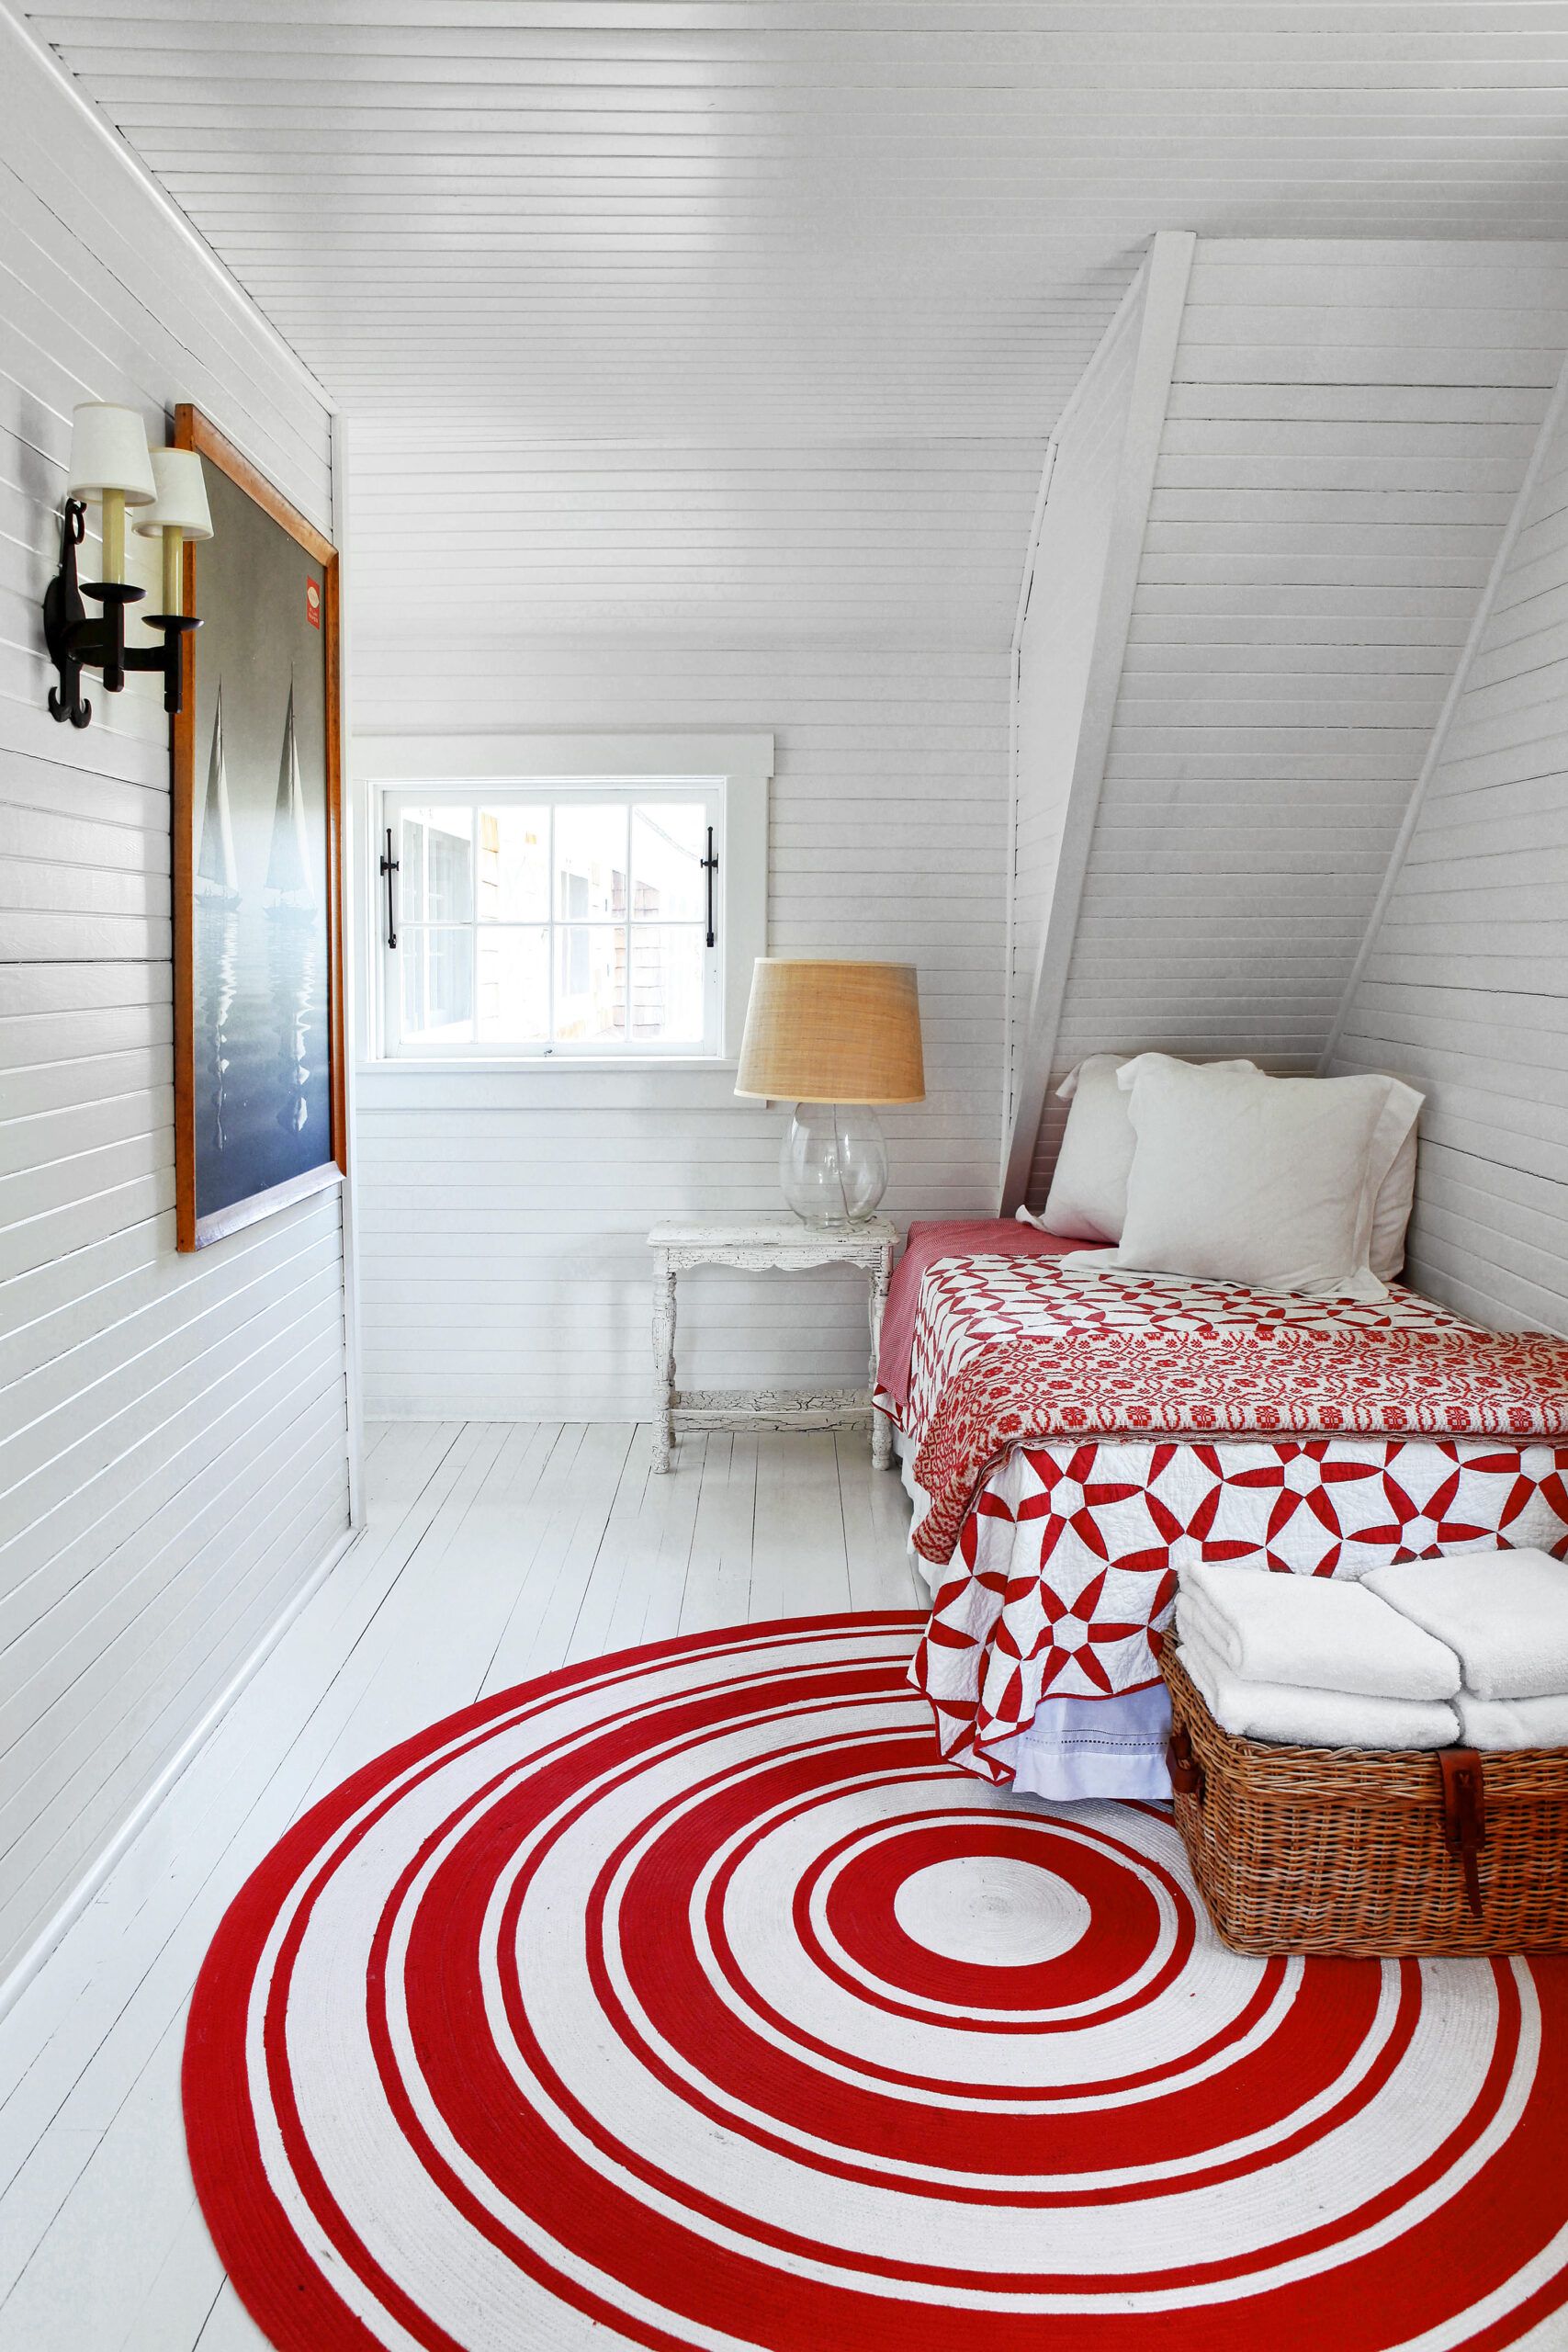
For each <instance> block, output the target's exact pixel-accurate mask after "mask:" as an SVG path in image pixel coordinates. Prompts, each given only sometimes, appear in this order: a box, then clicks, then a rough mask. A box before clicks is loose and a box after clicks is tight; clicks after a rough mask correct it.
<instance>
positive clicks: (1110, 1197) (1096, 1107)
mask: <svg viewBox="0 0 1568 2352" xmlns="http://www.w3.org/2000/svg"><path fill="white" fill-rule="evenodd" d="M1123 1066H1124V1057H1123V1056H1122V1055H1121V1054H1091V1055H1090V1056H1089V1059H1088V1061H1084V1062H1079V1064H1078V1066H1077V1069H1074V1070H1069V1071H1068V1072H1067V1075H1066V1078H1065V1079H1064V1080H1062V1083H1061V1084H1060V1086H1058V1087H1057V1089H1056V1100H1057V1101H1058V1103H1071V1104H1072V1109H1071V1110H1070V1111H1069V1112H1068V1113H1067V1126H1066V1134H1065V1135H1064V1136H1063V1137H1062V1148H1061V1150H1060V1152H1059V1153H1058V1154H1057V1156H1056V1166H1055V1172H1054V1174H1053V1175H1052V1178H1051V1194H1050V1198H1049V1199H1048V1200H1047V1202H1046V1204H1045V1214H1044V1216H1040V1217H1035V1216H1032V1217H1030V1219H1029V1222H1030V1224H1031V1225H1038V1226H1039V1227H1040V1228H1041V1230H1042V1232H1043V1233H1065V1234H1067V1235H1070V1236H1071V1237H1072V1238H1074V1239H1075V1240H1081V1241H1120V1240H1121V1238H1122V1221H1123V1219H1124V1218H1125V1216H1126V1215H1127V1178H1128V1176H1129V1175H1130V1174H1131V1172H1132V1167H1133V1148H1134V1145H1135V1143H1136V1142H1137V1136H1135V1135H1134V1131H1133V1122H1132V1118H1131V1116H1130V1115H1129V1113H1128V1108H1127V1102H1128V1098H1127V1093H1126V1090H1125V1089H1124V1088H1122V1086H1119V1085H1118V1083H1117V1078H1118V1075H1119V1073H1120V1071H1121V1070H1122V1068H1123ZM1126 1066H1127V1067H1130V1066H1131V1065H1126ZM1213 1068H1214V1069H1252V1068H1253V1064H1252V1063H1251V1062H1216V1063H1214V1064H1213ZM1022 1214H1023V1212H1022V1211H1020V1215H1022Z"/></svg>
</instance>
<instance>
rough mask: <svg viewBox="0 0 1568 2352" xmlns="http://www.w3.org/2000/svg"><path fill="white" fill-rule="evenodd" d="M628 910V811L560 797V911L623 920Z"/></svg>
mask: <svg viewBox="0 0 1568 2352" xmlns="http://www.w3.org/2000/svg"><path fill="white" fill-rule="evenodd" d="M556 912H557V914H558V915H560V916H562V917H564V918H565V919H566V920H567V921H569V922H593V921H595V920H597V921H599V922H604V921H605V920H606V919H612V920H614V921H615V922H619V921H621V919H622V918H623V917H624V916H625V914H626V809H625V808H624V806H622V805H621V804H620V803H618V802H616V803H614V804H611V805H609V806H604V805H603V804H601V805H597V806H596V805H594V804H592V803H589V804H587V805H583V804H577V805H573V804H571V803H570V802H561V803H558V805H557V809H556Z"/></svg>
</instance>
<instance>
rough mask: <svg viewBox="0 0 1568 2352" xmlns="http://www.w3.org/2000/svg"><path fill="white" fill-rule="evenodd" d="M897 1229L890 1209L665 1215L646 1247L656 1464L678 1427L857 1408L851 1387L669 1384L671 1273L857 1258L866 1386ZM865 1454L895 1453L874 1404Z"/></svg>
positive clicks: (881, 1461)
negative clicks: (850, 1219) (864, 1309)
mask: <svg viewBox="0 0 1568 2352" xmlns="http://www.w3.org/2000/svg"><path fill="white" fill-rule="evenodd" d="M897 1239H898V1228H897V1226H896V1225H895V1224H894V1223H893V1220H892V1218H891V1217H886V1216H871V1217H866V1218H865V1219H864V1220H863V1222H862V1223H861V1224H859V1225H851V1226H843V1227H829V1226H819V1225H805V1224H803V1223H802V1222H801V1220H800V1218H799V1217H797V1216H792V1215H791V1214H790V1213H789V1211H787V1210H784V1211H783V1212H782V1213H779V1214H776V1215H772V1216H672V1217H665V1218H664V1219H663V1220H662V1221H661V1222H660V1224H658V1225H656V1226H655V1227H653V1230H652V1231H651V1232H650V1233H649V1237H648V1243H649V1249H650V1250H652V1251H653V1370H654V1380H655V1384H656V1393H655V1398H654V1426H653V1467H654V1469H655V1470H668V1469H669V1468H670V1467H671V1462H672V1461H673V1458H674V1448H675V1432H676V1430H677V1429H678V1428H680V1429H707V1430H714V1429H744V1428H747V1427H761V1428H766V1429H775V1430H781V1429H832V1428H835V1427H838V1426H840V1425H842V1424H843V1423H845V1422H847V1421H849V1420H851V1419H863V1417H864V1411H865V1402H869V1397H868V1398H867V1399H866V1400H865V1402H863V1401H862V1400H861V1399H860V1397H858V1395H852V1394H849V1393H847V1392H843V1391H823V1392H821V1393H819V1394H816V1395H811V1394H807V1395H800V1394H797V1393H796V1392H795V1391H794V1390H792V1389H787V1388H740V1389H733V1390H725V1389H691V1390H688V1391H686V1392H684V1393H682V1392H681V1391H680V1390H678V1389H677V1388H676V1385H675V1277H676V1276H677V1274H680V1273H682V1272H684V1271H685V1270H686V1269H687V1268H688V1267H689V1266H733V1267H735V1268H736V1269H737V1270H738V1271H739V1272H748V1273H750V1272H762V1271H772V1270H773V1269H780V1270H782V1271H783V1272H785V1273H787V1272H791V1271H792V1270H794V1271H798V1270H799V1269H801V1268H802V1267H806V1266H840V1265H841V1266H854V1267H857V1268H858V1269H859V1270H860V1272H862V1273H863V1274H864V1276H865V1278H866V1282H867V1284H868V1287H869V1292H870V1299H869V1319H870V1324H871V1392H872V1393H873V1394H874V1391H875V1388H876V1351H877V1348H878V1345H879V1343H880V1341H881V1338H882V1315H883V1309H884V1308H885V1307H886V1304H887V1284H888V1281H889V1279H890V1277H891V1275H892V1272H893V1251H894V1249H895V1247H896V1245H897ZM871 1458H872V1461H873V1463H874V1464H875V1466H876V1467H877V1469H879V1470H886V1469H887V1468H888V1467H889V1465H890V1464H891V1463H892V1460H893V1429H892V1424H891V1423H890V1422H889V1420H888V1419H887V1417H886V1414H885V1413H879V1412H878V1411H877V1410H876V1408H875V1407H874V1406H873V1407H872V1412H871Z"/></svg>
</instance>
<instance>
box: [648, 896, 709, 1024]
mask: <svg viewBox="0 0 1568 2352" xmlns="http://www.w3.org/2000/svg"><path fill="white" fill-rule="evenodd" d="M705 936H706V934H705V933H704V932H703V930H702V929H701V927H700V926H699V925H697V924H695V923H693V924H691V925H689V926H687V925H684V924H682V925H680V926H677V925H675V924H672V923H637V924H636V925H634V927H633V929H632V931H631V933H630V938H631V1041H632V1043H633V1044H634V1045H656V1044H657V1045H690V1046H700V1045H701V1044H702V1042H703V1033H704V1030H705V1026H706V1023H705V1021H704V1018H703V961H704V956H703V951H704V945H705Z"/></svg>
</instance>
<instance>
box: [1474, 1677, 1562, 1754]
mask: <svg viewBox="0 0 1568 2352" xmlns="http://www.w3.org/2000/svg"><path fill="white" fill-rule="evenodd" d="M1454 1705H1455V1707H1456V1708H1457V1709H1458V1711H1459V1724H1460V1737H1461V1739H1462V1740H1463V1742H1464V1744H1465V1746H1466V1747H1487V1748H1494V1749H1495V1748H1508V1747H1568V1698H1563V1699H1478V1698H1476V1696H1475V1695H1474V1693H1473V1692H1472V1691H1461V1692H1460V1694H1459V1697H1458V1698H1457V1699H1456V1700H1455V1701H1454Z"/></svg>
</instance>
